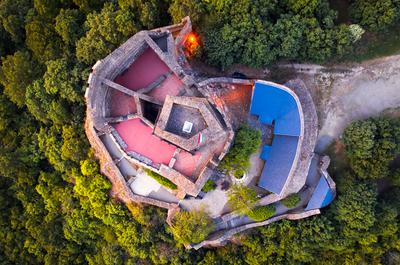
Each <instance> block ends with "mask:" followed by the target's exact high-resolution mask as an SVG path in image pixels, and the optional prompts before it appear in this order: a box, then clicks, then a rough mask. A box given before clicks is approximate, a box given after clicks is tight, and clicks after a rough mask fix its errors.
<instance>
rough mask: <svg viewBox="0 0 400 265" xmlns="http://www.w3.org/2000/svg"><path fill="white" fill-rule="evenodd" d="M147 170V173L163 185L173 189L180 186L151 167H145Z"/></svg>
mask: <svg viewBox="0 0 400 265" xmlns="http://www.w3.org/2000/svg"><path fill="white" fill-rule="evenodd" d="M144 171H145V172H146V174H147V175H148V176H150V177H152V178H153V179H155V180H156V181H157V182H158V183H160V184H161V185H163V186H164V187H166V188H168V189H171V190H176V189H177V188H178V187H177V186H176V185H175V183H173V182H172V181H170V180H169V179H167V178H165V177H163V176H161V175H160V174H158V173H156V172H154V171H151V170H150V169H147V168H146V169H145V170H144Z"/></svg>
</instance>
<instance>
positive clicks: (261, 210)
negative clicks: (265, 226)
mask: <svg viewBox="0 0 400 265" xmlns="http://www.w3.org/2000/svg"><path fill="white" fill-rule="evenodd" d="M274 214H275V205H273V204H269V205H265V206H258V207H255V208H254V209H252V210H251V211H250V212H249V213H248V214H247V215H248V216H249V217H250V218H251V219H253V220H254V221H257V222H261V221H264V220H267V219H268V218H270V217H271V216H273V215H274Z"/></svg>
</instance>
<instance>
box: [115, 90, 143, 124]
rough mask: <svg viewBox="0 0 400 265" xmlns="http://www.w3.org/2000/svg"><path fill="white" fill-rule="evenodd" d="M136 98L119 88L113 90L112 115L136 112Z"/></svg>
mask: <svg viewBox="0 0 400 265" xmlns="http://www.w3.org/2000/svg"><path fill="white" fill-rule="evenodd" d="M136 111H137V109H136V103H135V99H134V98H133V97H131V96H128V95H126V94H124V93H122V92H120V91H118V90H115V89H112V91H111V116H112V117H116V116H124V115H127V114H133V113H136Z"/></svg>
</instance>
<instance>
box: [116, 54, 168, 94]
mask: <svg viewBox="0 0 400 265" xmlns="http://www.w3.org/2000/svg"><path fill="white" fill-rule="evenodd" d="M168 72H169V68H168V66H167V65H166V64H165V63H164V62H163V61H162V60H161V59H160V57H158V55H157V54H156V53H155V52H154V51H153V50H152V49H151V48H147V49H146V50H145V51H144V52H143V54H142V55H140V56H139V58H137V59H136V61H134V62H133V63H132V64H131V65H130V66H129V68H128V69H127V70H126V71H125V72H124V73H123V74H122V75H119V76H118V77H117V78H116V79H115V81H114V82H116V83H118V84H120V85H122V86H124V87H126V88H129V89H131V90H134V91H136V90H139V89H141V88H144V87H146V86H148V85H149V84H151V83H152V82H154V81H155V80H156V79H157V78H158V77H160V76H161V75H163V74H166V73H168Z"/></svg>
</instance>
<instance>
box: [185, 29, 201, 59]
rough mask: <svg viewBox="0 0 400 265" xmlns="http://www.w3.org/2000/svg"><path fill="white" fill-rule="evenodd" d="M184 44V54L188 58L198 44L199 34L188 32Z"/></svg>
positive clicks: (196, 48)
mask: <svg viewBox="0 0 400 265" xmlns="http://www.w3.org/2000/svg"><path fill="white" fill-rule="evenodd" d="M184 45H185V53H186V56H187V57H188V58H190V57H192V56H193V55H194V54H195V52H196V51H197V50H198V48H199V46H200V41H199V36H198V35H197V34H196V33H194V32H191V33H189V34H188V35H187V37H186V40H185V43H184Z"/></svg>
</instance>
